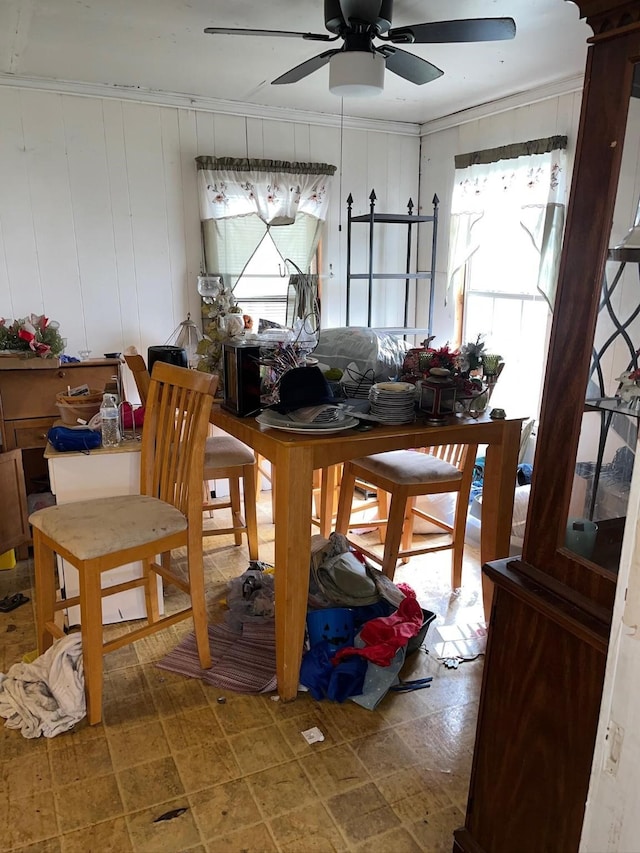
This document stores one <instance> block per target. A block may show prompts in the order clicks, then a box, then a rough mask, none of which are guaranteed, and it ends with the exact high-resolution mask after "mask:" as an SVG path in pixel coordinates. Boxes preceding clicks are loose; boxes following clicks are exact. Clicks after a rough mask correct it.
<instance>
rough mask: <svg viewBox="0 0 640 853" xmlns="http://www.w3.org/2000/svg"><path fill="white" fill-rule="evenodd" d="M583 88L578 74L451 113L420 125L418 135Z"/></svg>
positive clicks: (582, 78) (424, 134) (582, 77)
mask: <svg viewBox="0 0 640 853" xmlns="http://www.w3.org/2000/svg"><path fill="white" fill-rule="evenodd" d="M583 86H584V75H583V74H578V75H576V76H574V77H567V78H565V79H564V80H557V81H556V82H554V83H547V84H546V85H544V86H538V87H537V88H535V89H527V90H526V91H524V92H517V93H516V94H515V95H508V96H507V97H506V98H498V99H497V100H495V101H489V102H488V103H486V104H479V105H478V106H477V107H471V108H470V109H468V110H461V111H460V112H458V113H452V114H451V115H448V116H443V117H442V118H437V119H434V120H433V121H428V122H425V123H424V124H422V125H420V135H421V136H428V135H429V134H431V133H439V132H440V131H442V130H449V129H450V128H452V127H458V126H459V125H461V124H467V123H468V122H470V121H477V120H478V119H483V118H490V117H491V116H494V115H498V114H499V113H504V112H507V111H508V110H514V109H517V108H518V107H526V106H529V105H530V104H535V103H537V102H538V101H546V100H548V99H549V98H557V97H559V96H561V95H569V94H571V93H572V92H582V89H583Z"/></svg>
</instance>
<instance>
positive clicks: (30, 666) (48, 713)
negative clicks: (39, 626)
mask: <svg viewBox="0 0 640 853" xmlns="http://www.w3.org/2000/svg"><path fill="white" fill-rule="evenodd" d="M86 712H87V711H86V701H85V695H84V666H83V662H82V638H81V635H80V634H79V633H74V634H69V635H68V636H67V637H62V638H61V639H60V640H56V641H55V643H54V644H53V645H52V646H51V647H50V648H49V649H47V651H46V652H45V653H44V654H42V655H40V657H38V658H36V659H35V660H34V661H33V662H32V663H15V664H14V665H13V666H12V667H10V668H9V672H8V673H7V674H6V675H4V674H3V673H0V717H5V718H6V723H5V726H6V727H7V728H9V729H21V730H22V734H23V735H24V737H26V738H34V737H39V736H40V735H44V736H45V737H55V735H57V734H60V733H61V732H66V731H68V730H69V729H70V728H72V727H73V726H74V725H75V724H76V723H77V722H78V721H79V720H81V719H82V718H83V717H84V716H85V714H86Z"/></svg>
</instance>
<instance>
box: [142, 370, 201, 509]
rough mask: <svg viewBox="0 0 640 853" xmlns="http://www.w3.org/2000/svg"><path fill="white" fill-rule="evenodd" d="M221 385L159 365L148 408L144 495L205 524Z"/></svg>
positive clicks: (198, 374) (197, 374) (195, 373)
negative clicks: (209, 449) (207, 456)
mask: <svg viewBox="0 0 640 853" xmlns="http://www.w3.org/2000/svg"><path fill="white" fill-rule="evenodd" d="M217 384H218V379H217V377H216V376H211V375H210V374H207V373H202V372H199V371H196V370H189V369H187V368H184V367H176V366H175V365H171V364H165V363H164V362H156V364H154V366H153V374H152V376H151V382H150V384H149V396H148V401H147V406H146V409H145V418H144V426H143V430H142V447H141V466H140V492H141V494H144V495H153V496H154V497H158V498H160V499H161V500H164V501H167V502H168V503H171V504H173V505H174V506H175V507H177V508H178V509H179V510H180V511H181V512H183V513H185V515H189V517H190V519H191V520H192V521H195V522H196V523H197V519H200V523H202V513H201V511H200V505H201V502H202V494H201V493H202V479H203V470H204V444H205V440H206V437H207V433H208V426H209V418H210V415H211V406H212V405H213V397H214V394H215V391H216V388H217ZM194 507H197V508H198V510H197V512H196V511H195V510H194ZM190 513H193V515H191V514H190Z"/></svg>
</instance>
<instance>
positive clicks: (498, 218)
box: [449, 137, 567, 418]
mask: <svg viewBox="0 0 640 853" xmlns="http://www.w3.org/2000/svg"><path fill="white" fill-rule="evenodd" d="M566 144H567V139H566V137H550V138H548V139H537V140H532V141H530V142H524V143H516V144H514V145H509V146H504V147H502V148H497V149H492V150H489V151H479V152H473V153H472V154H464V155H459V156H457V157H456V177H455V185H454V191H453V196H452V202H451V237H450V248H449V273H450V277H449V286H450V288H451V289H452V290H453V291H454V292H455V294H456V296H457V307H458V312H459V314H458V317H457V321H458V323H457V328H458V330H459V334H460V336H461V338H462V342H467V341H474V340H476V338H477V337H478V335H481V336H482V338H483V339H484V342H485V345H486V351H487V352H493V353H496V354H499V355H500V356H501V357H502V359H503V361H504V363H505V367H504V369H503V372H502V374H501V376H500V381H499V382H498V384H497V385H496V388H495V391H494V394H493V397H492V401H491V402H492V404H493V405H496V406H499V407H502V408H504V409H506V410H507V412H508V414H510V415H514V416H520V415H522V416H523V417H534V418H537V416H538V412H539V406H540V397H541V392H542V381H543V373H544V367H545V360H546V352H547V343H548V329H549V326H550V320H551V308H552V305H553V301H554V297H555V284H556V280H557V271H558V263H559V257H560V247H561V242H562V230H563V227H564V200H565V194H566V193H565V171H566V170H565V168H564V156H563V149H564V148H565V147H566Z"/></svg>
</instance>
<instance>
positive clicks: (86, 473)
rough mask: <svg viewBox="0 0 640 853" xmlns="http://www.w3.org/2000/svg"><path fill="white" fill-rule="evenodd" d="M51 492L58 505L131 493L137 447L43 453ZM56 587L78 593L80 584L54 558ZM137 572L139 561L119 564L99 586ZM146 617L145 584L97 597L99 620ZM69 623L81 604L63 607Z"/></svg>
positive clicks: (136, 484) (135, 488)
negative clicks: (98, 599)
mask: <svg viewBox="0 0 640 853" xmlns="http://www.w3.org/2000/svg"><path fill="white" fill-rule="evenodd" d="M48 462H49V478H50V480H51V491H52V492H53V494H54V495H55V496H56V502H57V503H58V504H65V503H72V502H74V501H82V500H90V499H91V498H107V497H115V496H116V495H127V494H128V495H135V494H138V492H139V489H140V447H139V445H135V444H134V445H132V448H131V449H125V448H124V447H120V448H117V449H114V450H93V451H91V453H90V454H83V453H61V454H56V455H48ZM58 573H59V577H60V586H61V588H62V589H63V592H64V595H65V597H67V598H70V597H71V596H74V595H78V593H79V583H78V572H77V571H76V569H75V568H74V567H73V566H72V565H71V564H70V563H68V562H67V561H66V560H63V559H62V558H61V557H58ZM141 576H142V564H141V563H140V562H136V563H128V564H127V565H125V566H119V567H118V568H117V569H112V570H111V571H110V572H104V574H103V575H102V587H103V589H105V588H106V587H109V586H114V585H115V584H118V583H122V582H123V581H127V580H131V579H133V578H139V577H141ZM157 584H158V606H159V608H160V613H161V614H162V613H164V600H163V595H162V580H161V578H160V577H158V578H157ZM145 616H146V607H145V601H144V589H143V588H142V587H139V588H137V589H130V590H127V591H126V592H119V593H116V594H115V595H110V596H109V597H108V598H103V599H102V622H103V624H105V625H106V624H110V623H113V622H124V621H127V620H129V619H143V618H144V617H145ZM67 618H68V621H69V625H78V624H79V623H80V608H79V607H69V608H68V609H67Z"/></svg>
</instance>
